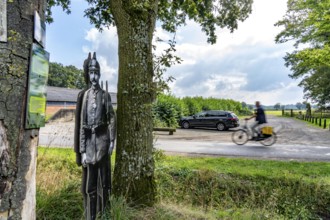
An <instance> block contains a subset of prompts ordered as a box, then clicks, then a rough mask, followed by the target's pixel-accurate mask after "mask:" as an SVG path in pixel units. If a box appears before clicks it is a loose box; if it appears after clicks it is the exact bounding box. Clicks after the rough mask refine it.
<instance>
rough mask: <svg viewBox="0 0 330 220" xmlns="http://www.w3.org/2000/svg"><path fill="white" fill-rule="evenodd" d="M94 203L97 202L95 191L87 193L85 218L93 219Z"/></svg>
mask: <svg viewBox="0 0 330 220" xmlns="http://www.w3.org/2000/svg"><path fill="white" fill-rule="evenodd" d="M96 204H97V198H96V193H91V194H89V195H88V204H87V206H88V207H87V208H88V210H87V218H86V219H87V220H95V219H96V215H97V213H96Z"/></svg>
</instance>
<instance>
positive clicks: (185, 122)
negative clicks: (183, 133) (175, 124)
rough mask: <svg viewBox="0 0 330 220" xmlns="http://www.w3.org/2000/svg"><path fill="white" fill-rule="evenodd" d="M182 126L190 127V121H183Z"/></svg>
mask: <svg viewBox="0 0 330 220" xmlns="http://www.w3.org/2000/svg"><path fill="white" fill-rule="evenodd" d="M182 128H184V129H188V128H190V124H189V122H187V121H184V122H182Z"/></svg>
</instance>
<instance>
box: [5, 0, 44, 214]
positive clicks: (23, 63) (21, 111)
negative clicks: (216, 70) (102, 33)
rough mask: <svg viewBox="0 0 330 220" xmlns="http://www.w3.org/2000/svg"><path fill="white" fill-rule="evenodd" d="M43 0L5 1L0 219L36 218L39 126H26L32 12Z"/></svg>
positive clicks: (38, 9) (42, 12)
mask: <svg viewBox="0 0 330 220" xmlns="http://www.w3.org/2000/svg"><path fill="white" fill-rule="evenodd" d="M35 10H37V11H38V13H39V14H40V16H41V18H43V17H44V16H43V15H44V14H45V1H44V0H15V1H7V21H8V22H7V30H8V41H7V42H0V93H1V95H0V219H35V218H36V216H35V206H36V199H35V195H36V185H35V177H36V155H37V144H38V137H37V136H38V133H39V130H38V129H31V130H25V129H24V119H25V106H26V96H27V78H28V70H29V60H30V49H31V45H32V42H33V18H34V17H33V13H34V11H35Z"/></svg>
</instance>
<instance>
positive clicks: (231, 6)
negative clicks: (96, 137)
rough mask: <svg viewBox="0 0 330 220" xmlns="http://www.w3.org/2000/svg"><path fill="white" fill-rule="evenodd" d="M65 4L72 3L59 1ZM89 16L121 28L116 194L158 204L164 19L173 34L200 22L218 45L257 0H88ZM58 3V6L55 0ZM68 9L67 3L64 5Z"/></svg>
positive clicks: (103, 24) (98, 24)
mask: <svg viewBox="0 0 330 220" xmlns="http://www.w3.org/2000/svg"><path fill="white" fill-rule="evenodd" d="M59 1H60V2H62V3H63V2H68V1H66V0H59ZM87 1H88V2H89V3H90V5H91V7H90V8H88V9H87V10H86V15H87V16H88V17H89V18H90V20H91V22H92V23H93V24H95V26H96V27H97V28H99V29H102V28H103V27H109V26H111V25H115V26H116V27H117V33H118V39H119V41H118V42H119V45H118V53H119V54H118V55H119V68H118V77H119V79H118V109H117V117H118V130H117V132H118V137H117V148H116V164H115V173H114V185H113V192H114V193H115V195H117V196H119V195H124V196H125V197H126V198H127V199H128V201H129V202H134V203H135V204H141V205H153V203H154V201H155V197H156V194H155V181H154V161H153V155H152V152H153V136H152V130H153V127H152V112H151V109H152V102H153V101H154V98H155V93H156V91H157V88H156V85H157V83H155V82H154V79H155V77H156V73H155V72H154V63H153V54H152V48H153V47H152V40H153V34H154V30H155V24H156V21H157V20H158V21H159V22H160V24H161V25H162V27H163V28H164V29H165V30H167V31H169V32H172V33H175V31H176V29H177V27H178V26H180V25H184V24H185V22H186V19H191V20H194V21H195V22H197V23H199V24H200V25H201V27H202V31H204V32H205V33H206V35H207V36H208V42H210V43H215V42H216V34H215V33H216V27H220V28H228V29H230V31H234V30H235V29H236V28H237V27H238V22H239V21H244V20H245V19H246V18H247V17H248V15H249V14H250V13H251V6H252V2H253V0H217V1H215V0H185V1H184V0H139V1H138V0H87ZM52 3H53V4H54V2H53V1H52ZM64 6H67V4H64Z"/></svg>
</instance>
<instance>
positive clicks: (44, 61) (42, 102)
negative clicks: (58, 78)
mask: <svg viewBox="0 0 330 220" xmlns="http://www.w3.org/2000/svg"><path fill="white" fill-rule="evenodd" d="M48 72H49V53H48V52H47V51H45V50H44V49H43V48H42V47H41V46H39V45H38V44H35V43H34V44H33V45H32V49H31V60H30V70H29V90H28V95H27V108H26V122H25V128H26V129H30V128H40V127H43V126H45V116H46V114H45V111H46V94H47V80H48Z"/></svg>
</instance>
